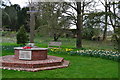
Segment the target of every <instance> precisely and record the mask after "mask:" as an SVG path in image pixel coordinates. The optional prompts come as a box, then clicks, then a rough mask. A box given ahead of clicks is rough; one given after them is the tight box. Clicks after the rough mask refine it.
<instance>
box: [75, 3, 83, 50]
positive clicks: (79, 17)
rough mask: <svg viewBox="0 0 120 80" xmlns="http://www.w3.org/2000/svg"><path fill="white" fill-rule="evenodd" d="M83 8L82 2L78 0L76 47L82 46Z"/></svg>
mask: <svg viewBox="0 0 120 80" xmlns="http://www.w3.org/2000/svg"><path fill="white" fill-rule="evenodd" d="M81 13H82V10H81V2H77V24H76V26H77V42H76V47H77V48H82V32H81V31H82V14H81Z"/></svg>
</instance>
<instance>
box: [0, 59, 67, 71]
mask: <svg viewBox="0 0 120 80" xmlns="http://www.w3.org/2000/svg"><path fill="white" fill-rule="evenodd" d="M68 65H69V61H66V60H64V61H63V62H62V64H61V65H58V66H49V67H41V68H18V67H0V69H8V70H17V71H30V72H36V71H41V70H52V69H57V68H65V67H68Z"/></svg>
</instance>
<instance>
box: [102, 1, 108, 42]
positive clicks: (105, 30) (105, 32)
mask: <svg viewBox="0 0 120 80" xmlns="http://www.w3.org/2000/svg"><path fill="white" fill-rule="evenodd" d="M107 18H108V17H107V1H105V26H104V32H103V41H104V40H106V35H107Z"/></svg>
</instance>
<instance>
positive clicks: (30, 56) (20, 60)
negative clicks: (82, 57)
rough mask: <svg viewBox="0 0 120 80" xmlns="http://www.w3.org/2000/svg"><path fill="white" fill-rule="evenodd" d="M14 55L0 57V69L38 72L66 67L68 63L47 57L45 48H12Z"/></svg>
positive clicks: (53, 57) (60, 59)
mask: <svg viewBox="0 0 120 80" xmlns="http://www.w3.org/2000/svg"><path fill="white" fill-rule="evenodd" d="M14 50H15V51H14V53H15V55H6V56H1V57H0V63H2V64H0V69H8V70H18V71H32V72H36V71H40V70H51V69H56V68H65V67H68V65H69V61H66V60H64V58H61V57H56V56H50V55H47V52H48V49H47V48H34V47H32V48H30V49H24V48H23V47H15V48H14Z"/></svg>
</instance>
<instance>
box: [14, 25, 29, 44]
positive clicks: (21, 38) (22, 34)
mask: <svg viewBox="0 0 120 80" xmlns="http://www.w3.org/2000/svg"><path fill="white" fill-rule="evenodd" d="M16 38H17V44H25V43H26V42H28V40H29V38H28V35H27V33H26V31H25V28H24V26H21V27H20V30H19V31H18V33H17V35H16Z"/></svg>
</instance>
